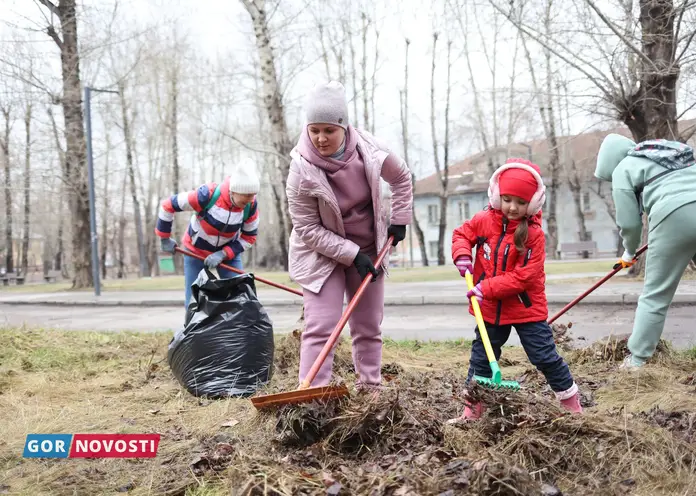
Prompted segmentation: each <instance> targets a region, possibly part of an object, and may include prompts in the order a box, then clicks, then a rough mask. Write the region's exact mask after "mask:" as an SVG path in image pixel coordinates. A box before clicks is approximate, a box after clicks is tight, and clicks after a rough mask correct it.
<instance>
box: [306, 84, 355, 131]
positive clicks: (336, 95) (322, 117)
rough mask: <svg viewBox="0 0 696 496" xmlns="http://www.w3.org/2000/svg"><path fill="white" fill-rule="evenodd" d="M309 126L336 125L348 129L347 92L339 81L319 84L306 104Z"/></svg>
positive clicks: (310, 94)
mask: <svg viewBox="0 0 696 496" xmlns="http://www.w3.org/2000/svg"><path fill="white" fill-rule="evenodd" d="M305 112H306V114H307V125H309V124H334V125H336V126H341V127H342V128H343V129H348V103H347V102H346V90H345V88H344V87H343V85H342V84H341V83H339V82H338V81H330V82H328V83H320V84H317V85H316V86H315V87H314V88H312V91H310V92H309V95H307V102H306V103H305Z"/></svg>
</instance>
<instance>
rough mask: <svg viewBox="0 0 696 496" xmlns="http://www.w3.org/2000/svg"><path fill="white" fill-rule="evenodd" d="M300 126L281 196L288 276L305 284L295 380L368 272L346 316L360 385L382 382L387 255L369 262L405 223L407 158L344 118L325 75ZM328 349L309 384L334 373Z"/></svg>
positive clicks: (340, 99) (335, 88) (399, 235)
mask: <svg viewBox="0 0 696 496" xmlns="http://www.w3.org/2000/svg"><path fill="white" fill-rule="evenodd" d="M306 118H307V122H306V126H305V128H304V129H303V131H302V135H301V136H300V139H299V142H298V143H297V146H296V147H295V148H294V149H293V150H292V152H290V156H291V157H292V163H291V164H290V174H289V175H288V181H287V189H286V192H287V197H288V204H289V210H290V217H291V218H292V224H293V229H292V234H291V235H290V277H291V278H292V279H293V280H294V281H296V282H297V283H298V284H300V285H301V286H302V288H303V293H304V309H305V315H304V316H305V330H304V332H303V333H302V345H301V351H300V373H299V380H300V382H301V381H302V380H303V379H304V378H305V376H306V375H307V373H308V372H309V369H310V368H311V367H312V364H313V363H314V361H315V360H316V358H317V356H318V355H319V352H320V351H321V349H322V347H323V346H324V344H325V343H326V341H327V340H328V337H329V335H330V334H331V332H332V331H333V330H334V328H335V327H336V324H337V323H338V321H339V320H340V319H341V315H342V312H343V302H344V295H345V296H347V297H348V298H349V299H350V298H352V297H353V295H354V294H355V292H356V291H357V289H358V287H359V286H360V283H361V282H362V281H363V280H364V278H365V277H366V276H367V275H368V274H370V273H371V274H372V275H373V276H374V277H375V279H373V283H372V284H370V285H369V286H368V289H367V291H366V292H365V294H364V295H363V297H362V299H361V300H360V303H359V304H358V306H357V307H356V309H355V311H354V312H353V314H352V316H351V318H350V320H349V325H350V333H351V337H352V342H353V363H354V365H355V371H356V373H357V375H358V380H357V384H356V385H357V386H358V387H360V388H363V387H368V388H369V387H376V386H379V384H380V382H381V373H380V370H381V362H382V336H381V330H380V325H381V323H382V316H383V314H384V271H386V268H387V267H388V257H385V259H384V262H383V264H382V266H381V268H382V269H383V270H382V271H379V270H378V269H377V268H375V267H374V266H373V264H372V260H374V259H375V258H376V255H377V252H378V251H379V250H380V249H381V248H383V247H384V245H385V243H386V242H387V238H388V236H390V235H393V236H394V242H393V245H394V246H396V244H397V243H398V242H399V241H402V240H403V239H404V237H405V235H406V225H408V224H409V223H410V222H411V215H412V213H411V212H412V210H411V208H412V200H413V188H412V184H411V174H410V172H409V169H408V167H407V165H406V163H405V162H404V161H403V160H402V159H401V158H399V157H398V156H396V155H394V154H393V153H391V152H390V151H389V150H388V149H387V148H386V147H385V146H384V145H382V144H380V143H379V142H378V141H377V139H376V138H374V137H373V136H372V135H370V134H369V133H367V132H365V131H362V130H358V129H355V128H354V127H353V126H351V125H349V123H348V105H347V103H346V97H345V90H344V88H343V85H341V84H340V83H338V82H335V81H332V82H330V83H325V84H321V85H318V86H316V87H315V88H314V89H313V90H312V92H311V93H310V94H309V95H308V99H307V104H306ZM380 179H384V180H385V181H386V182H387V183H388V184H389V186H390V188H391V191H392V201H391V216H390V217H391V219H390V222H389V225H388V226H387V213H386V211H385V208H384V207H383V205H382V201H381V195H380V189H381V188H380ZM332 365H333V352H332V353H331V354H329V356H328V357H327V359H326V361H325V362H324V365H323V366H322V368H321V369H320V371H319V373H318V374H317V376H316V378H315V380H314V381H313V382H312V386H324V385H327V384H328V383H329V382H330V380H331V369H332Z"/></svg>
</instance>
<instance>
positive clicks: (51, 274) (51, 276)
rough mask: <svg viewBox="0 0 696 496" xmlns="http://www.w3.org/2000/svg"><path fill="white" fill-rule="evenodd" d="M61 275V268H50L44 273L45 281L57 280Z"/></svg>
mask: <svg viewBox="0 0 696 496" xmlns="http://www.w3.org/2000/svg"><path fill="white" fill-rule="evenodd" d="M59 277H60V271H59V270H49V271H48V272H46V274H45V275H44V277H43V278H44V281H45V282H56V281H57V280H58V278H59Z"/></svg>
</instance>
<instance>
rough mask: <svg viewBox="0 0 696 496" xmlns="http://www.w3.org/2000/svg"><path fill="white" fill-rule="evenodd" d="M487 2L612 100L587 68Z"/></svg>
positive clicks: (610, 93)
mask: <svg viewBox="0 0 696 496" xmlns="http://www.w3.org/2000/svg"><path fill="white" fill-rule="evenodd" d="M488 2H489V3H490V4H491V5H492V6H493V8H495V9H496V10H497V11H498V12H500V13H501V14H503V15H504V16H505V18H506V19H507V20H508V21H510V22H511V23H512V25H513V26H515V27H516V28H517V29H519V30H520V31H522V33H524V34H526V35H527V36H529V37H530V38H531V39H533V40H534V41H536V42H537V43H539V44H540V45H541V46H543V47H544V48H546V49H547V50H548V51H550V52H551V53H553V54H554V55H555V56H556V57H558V58H559V59H561V60H562V61H564V62H565V63H566V64H568V65H570V66H571V67H573V68H574V69H576V70H578V71H580V72H581V73H583V74H584V75H585V76H587V79H589V80H590V81H592V83H593V84H594V85H595V86H596V87H597V88H598V89H599V90H600V91H601V92H602V93H604V95H605V96H606V98H607V99H608V100H610V101H611V100H613V98H614V95H613V94H612V92H611V91H609V90H608V89H607V88H606V87H605V86H604V85H603V84H602V83H601V82H600V81H599V80H598V79H597V77H595V76H593V75H592V74H590V73H589V72H588V71H587V69H585V68H584V67H582V66H581V65H580V64H578V63H577V62H574V61H573V60H571V59H570V58H569V57H567V56H565V55H563V54H561V53H560V52H559V51H558V50H556V49H554V48H552V47H551V46H550V45H549V44H548V43H546V42H545V41H543V40H541V39H540V37H539V36H536V35H534V34H533V33H532V32H531V31H530V30H529V29H527V28H526V27H525V26H523V25H522V23H521V22H518V21H516V20H514V19H513V18H512V16H511V15H510V14H508V13H507V12H505V11H504V10H503V9H502V8H500V7H499V6H498V5H497V4H496V3H495V2H494V1H493V0H488ZM573 57H574V58H576V59H577V60H580V61H581V62H582V63H584V64H585V65H587V66H588V67H594V64H590V63H588V62H586V61H584V60H582V59H580V58H579V57H578V56H577V54H573Z"/></svg>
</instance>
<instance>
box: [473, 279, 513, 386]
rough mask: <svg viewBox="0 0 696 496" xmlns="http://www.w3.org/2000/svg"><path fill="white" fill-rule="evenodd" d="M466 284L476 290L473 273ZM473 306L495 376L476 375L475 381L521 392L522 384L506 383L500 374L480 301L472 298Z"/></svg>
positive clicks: (483, 384)
mask: <svg viewBox="0 0 696 496" xmlns="http://www.w3.org/2000/svg"><path fill="white" fill-rule="evenodd" d="M465 277H466V284H467V286H469V290H472V289H474V276H472V275H471V272H468V271H467V273H466V276H465ZM471 306H472V307H474V317H476V324H477V325H478V329H479V334H480V335H481V341H483V347H484V348H485V350H486V356H487V357H488V363H489V364H490V366H491V372H493V375H492V376H491V377H481V376H479V375H474V380H475V381H476V383H477V384H481V385H482V386H484V387H486V388H490V389H509V390H511V391H519V390H520V383H519V382H517V381H504V380H503V379H502V374H501V372H500V367H499V366H498V361H497V360H496V359H495V354H494V353H493V348H492V347H491V341H490V339H488V332H487V331H486V324H485V323H484V322H483V316H482V315H481V307H479V303H478V300H477V299H476V298H471Z"/></svg>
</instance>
